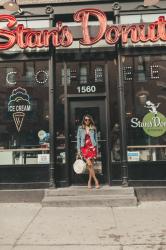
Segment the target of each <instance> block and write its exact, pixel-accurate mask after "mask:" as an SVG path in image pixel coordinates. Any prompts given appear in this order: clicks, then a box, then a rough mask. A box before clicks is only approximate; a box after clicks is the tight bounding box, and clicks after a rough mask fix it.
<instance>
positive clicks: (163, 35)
mask: <svg viewBox="0 0 166 250" xmlns="http://www.w3.org/2000/svg"><path fill="white" fill-rule="evenodd" d="M155 23H157V24H158V34H159V37H160V39H161V40H162V41H166V32H165V24H166V21H165V17H164V16H160V17H159V18H158V21H157V22H155Z"/></svg>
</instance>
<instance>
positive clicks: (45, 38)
mask: <svg viewBox="0 0 166 250" xmlns="http://www.w3.org/2000/svg"><path fill="white" fill-rule="evenodd" d="M92 17H93V18H95V19H96V20H97V21H98V30H97V34H96V35H95V36H94V37H92V36H91V35H90V29H91V25H90V19H91V18H92ZM73 19H74V21H75V22H78V23H80V25H81V30H82V38H81V39H80V40H79V42H80V44H82V45H84V46H90V45H93V44H95V43H97V42H99V41H100V40H101V39H103V38H105V41H106V42H107V43H108V44H110V45H115V44H117V43H118V42H121V43H122V44H127V43H128V41H129V39H130V41H131V42H132V43H134V44H136V43H139V42H143V43H146V42H149V41H150V42H157V41H166V30H165V23H166V20H165V17H164V16H160V17H159V18H158V20H156V21H154V22H152V23H139V24H129V25H128V24H127V25H123V24H121V25H114V24H113V25H108V23H107V17H106V14H105V13H104V12H103V11H101V10H99V9H93V8H90V9H81V10H78V11H77V12H76V13H75V14H74V16H73ZM3 21H6V22H7V27H6V29H0V38H4V42H0V50H7V49H10V48H12V47H13V46H14V45H15V44H17V45H18V46H19V47H20V48H21V49H25V48H42V47H49V45H50V41H51V43H52V45H53V46H54V47H59V46H62V47H69V46H70V45H71V44H72V43H73V40H74V37H73V34H72V32H71V30H70V28H69V27H68V26H66V25H63V23H62V22H60V21H59V22H56V24H55V27H54V28H52V30H48V29H44V30H35V29H31V28H25V27H24V25H23V24H18V25H17V20H16V18H15V17H14V16H12V15H7V14H6V15H0V22H3Z"/></svg>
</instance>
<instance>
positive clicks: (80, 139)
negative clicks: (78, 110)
mask: <svg viewBox="0 0 166 250" xmlns="http://www.w3.org/2000/svg"><path fill="white" fill-rule="evenodd" d="M85 135H86V130H85V129H84V128H83V127H82V126H79V127H78V131H77V150H78V151H80V148H81V147H83V146H84V145H85ZM89 135H90V138H91V142H92V145H93V146H94V147H97V148H98V142H97V132H96V130H95V129H94V128H90V129H89Z"/></svg>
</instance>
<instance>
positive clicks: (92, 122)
mask: <svg viewBox="0 0 166 250" xmlns="http://www.w3.org/2000/svg"><path fill="white" fill-rule="evenodd" d="M85 117H88V118H89V119H90V127H91V128H93V129H96V126H95V123H94V120H93V118H92V116H91V115H89V114H87V115H84V116H83V119H82V127H83V128H85Z"/></svg>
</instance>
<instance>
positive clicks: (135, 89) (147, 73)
mask: <svg viewBox="0 0 166 250" xmlns="http://www.w3.org/2000/svg"><path fill="white" fill-rule="evenodd" d="M124 67H131V70H132V75H133V78H132V79H130V80H129V79H128V81H126V78H124V81H125V96H126V116H127V133H128V135H127V139H128V161H158V160H159V161H163V160H165V159H166V117H165V106H166V98H165V91H166V81H165V67H166V56H149V55H148V56H146V55H145V56H134V57H126V60H125V62H124ZM138 69H139V70H138ZM134 154H135V155H136V154H137V156H135V157H133V155H134ZM131 155H132V156H131Z"/></svg>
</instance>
